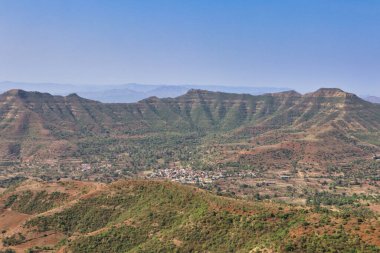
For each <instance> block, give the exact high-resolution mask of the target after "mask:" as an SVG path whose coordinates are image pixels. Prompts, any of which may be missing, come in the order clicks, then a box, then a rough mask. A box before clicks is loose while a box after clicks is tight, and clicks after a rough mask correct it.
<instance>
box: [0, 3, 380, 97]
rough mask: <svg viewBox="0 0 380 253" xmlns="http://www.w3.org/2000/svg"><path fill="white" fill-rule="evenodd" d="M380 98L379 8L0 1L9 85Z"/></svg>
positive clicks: (1, 48) (0, 52)
mask: <svg viewBox="0 0 380 253" xmlns="http://www.w3.org/2000/svg"><path fill="white" fill-rule="evenodd" d="M6 80H7V81H20V82H53V83H72V84H87V85H89V84H91V85H95V84H122V83H147V84H176V85H178V84H200V85H227V86H229V85H231V86H274V87H289V88H292V89H295V90H297V91H300V92H307V91H312V90H315V89H318V88H320V87H338V88H342V89H344V90H347V91H351V92H355V93H358V94H369V95H378V96H380V1H378V0H307V1H305V0H191V1H187V0H0V81H6Z"/></svg>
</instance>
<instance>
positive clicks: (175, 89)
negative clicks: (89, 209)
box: [0, 81, 289, 103]
mask: <svg viewBox="0 0 380 253" xmlns="http://www.w3.org/2000/svg"><path fill="white" fill-rule="evenodd" d="M11 89H22V90H25V91H39V92H47V93H50V94H53V95H63V96H65V95H69V94H71V93H76V94H78V95H79V96H81V97H84V98H88V99H92V100H96V101H100V102H103V103H133V102H137V101H140V100H142V99H145V98H148V97H152V96H155V97H158V98H168V97H171V98H173V97H178V96H180V95H183V94H185V93H186V92H187V91H189V90H191V89H202V90H208V91H219V92H227V93H240V94H243V93H245V94H251V95H261V94H265V93H274V92H281V91H286V90H289V89H288V88H281V87H245V86H240V87H230V86H221V85H150V84H137V83H130V84H120V85H72V84H56V83H23V82H10V81H6V82H0V92H5V91H7V90H11Z"/></svg>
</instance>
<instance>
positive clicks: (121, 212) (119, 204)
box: [14, 181, 380, 253]
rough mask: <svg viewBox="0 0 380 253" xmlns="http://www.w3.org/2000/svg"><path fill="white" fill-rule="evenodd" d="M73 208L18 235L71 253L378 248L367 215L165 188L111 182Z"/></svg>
mask: <svg viewBox="0 0 380 253" xmlns="http://www.w3.org/2000/svg"><path fill="white" fill-rule="evenodd" d="M73 203H74V204H73V205H68V206H67V207H66V208H64V209H63V210H62V209H60V210H58V211H56V212H53V213H52V214H44V215H43V216H35V218H31V219H29V221H28V222H26V224H25V225H24V229H25V231H24V232H23V233H24V235H30V232H28V231H38V233H40V234H41V233H42V234H51V233H52V232H54V231H55V232H60V233H63V235H64V237H63V238H64V239H63V240H62V241H61V242H60V243H59V244H57V245H56V246H54V247H55V248H57V247H58V248H60V247H62V248H61V251H60V252H76V253H80V252H205V251H207V252H379V250H380V248H378V247H377V246H375V245H378V246H379V238H378V237H377V236H378V234H379V231H378V229H379V227H380V226H379V225H380V224H379V222H378V221H377V220H376V219H375V218H373V216H371V215H370V214H358V213H357V214H355V213H354V212H346V213H340V212H333V211H328V210H325V209H323V208H322V209H310V208H300V207H297V206H288V205H280V204H273V203H270V202H261V201H260V202H257V201H256V202H250V201H244V200H237V199H230V198H226V197H221V196H216V195H212V194H211V193H208V192H206V191H203V190H199V189H197V188H194V187H189V186H182V185H179V184H175V183H169V182H158V181H121V182H116V183H113V184H111V185H109V186H108V187H106V188H104V189H102V190H99V191H97V192H95V193H92V194H91V195H90V196H86V197H83V198H81V199H80V200H79V201H78V202H73ZM14 205H17V200H16V201H15V203H14ZM21 211H22V210H21ZM26 240H28V238H26ZM50 247H51V245H50Z"/></svg>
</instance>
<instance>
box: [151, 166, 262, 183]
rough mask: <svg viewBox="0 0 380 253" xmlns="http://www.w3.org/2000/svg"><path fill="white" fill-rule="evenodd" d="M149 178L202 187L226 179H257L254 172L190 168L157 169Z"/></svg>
mask: <svg viewBox="0 0 380 253" xmlns="http://www.w3.org/2000/svg"><path fill="white" fill-rule="evenodd" d="M147 176H148V178H164V179H169V180H171V181H174V182H179V183H182V184H196V185H200V186H205V185H208V184H211V183H213V182H214V181H216V180H218V179H225V178H229V177H241V178H243V177H251V178H253V177H256V174H255V173H254V172H252V171H239V172H231V171H227V170H215V171H202V170H193V169H190V168H187V169H179V168H170V169H169V168H166V169H155V170H154V171H153V172H151V173H149V174H148V175H147Z"/></svg>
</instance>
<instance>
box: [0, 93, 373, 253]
mask: <svg viewBox="0 0 380 253" xmlns="http://www.w3.org/2000/svg"><path fill="white" fill-rule="evenodd" d="M379 129H380V105H378V104H372V103H370V102H367V101H364V100H362V99H360V98H359V97H357V96H356V95H354V94H351V93H347V92H344V91H342V90H339V89H324V88H323V89H319V90H317V91H315V92H312V93H308V94H304V95H302V94H299V93H297V92H295V91H287V92H280V93H270V94H264V95H258V96H253V95H247V94H231V93H222V92H211V91H205V90H190V91H188V92H187V93H186V94H184V95H182V96H179V97H176V98H163V99H159V98H157V97H150V98H148V99H144V100H141V101H140V102H137V103H129V104H122V103H120V104H112V103H110V104H108V103H100V102H97V101H92V100H88V99H84V98H81V97H79V96H78V95H76V94H71V95H69V96H65V97H63V96H52V95H50V94H47V93H39V92H26V91H23V90H10V91H8V92H5V93H4V94H2V95H0V137H1V138H0V144H1V145H0V189H1V192H2V195H1V196H2V197H1V201H0V204H1V205H2V208H1V212H2V214H1V217H0V227H4V228H5V229H4V230H3V235H2V238H3V249H4V250H5V249H7V248H12V249H15V250H16V251H20V252H23V251H24V250H33V247H34V250H35V251H30V252H51V251H57V252H89V251H88V250H89V249H88V248H87V247H89V245H92V246H91V247H95V248H93V250H94V251H93V252H103V250H104V248H102V247H108V248H109V247H111V246H106V245H107V243H111V242H112V245H120V247H123V249H122V250H124V251H128V252H151V250H152V248H160V247H161V248H162V251H168V250H169V251H174V250H177V251H178V252H189V251H202V247H204V248H207V249H212V250H211V251H212V252H229V250H230V251H231V250H232V249H239V250H240V252H279V251H280V252H286V251H296V252H315V251H313V249H314V250H315V248H313V247H317V246H316V245H318V247H322V248H324V249H326V250H328V249H330V248H331V247H333V246H332V245H333V244H334V245H335V244H337V245H340V246H339V247H345V246H349V247H354V248H355V247H356V249H361V250H362V251H361V252H377V250H378V248H377V247H379V246H380V242H379V238H380V237H379V236H380V234H379V232H378V230H377V228H378V227H379V226H378V217H379V212H380V161H379V159H377V156H376V155H377V154H379V153H380V143H379V141H378V137H379ZM123 180H126V181H123ZM121 185H122V187H121V188H120V187H119V186H121ZM189 185H191V186H189ZM118 187H119V188H118ZM154 188H159V189H167V188H168V189H170V190H169V192H166V190H165V194H163V195H159V196H156V197H157V199H152V198H153V197H152V196H150V195H149V194H148V192H149V193H152V192H154ZM41 189H45V190H43V191H41ZM145 190H147V191H148V192H147V193H145V192H144V191H145ZM119 191H122V192H124V191H126V195H125V196H130V198H129V197H128V198H124V197H122V196H124V195H120V193H119ZM177 191H179V192H182V191H183V192H184V194H185V196H186V197H183V198H185V199H189V200H190V205H191V206H188V205H186V204H184V202H183V201H184V200H183V199H182V200H179V201H180V202H178V203H177V202H175V203H176V205H177V204H178V206H165V205H164V207H165V208H157V206H161V205H163V204H164V203H168V201H169V202H170V201H174V200H175V201H177V196H175V195H173V196H172V194H174V192H177ZM193 191H194V194H193V193H192V192H193ZM140 194H143V196H144V198H145V197H146V198H147V199H146V200H144V201H143V203H139V201H137V200H136V199H133V196H139V195H140ZM144 194H147V195H144ZM167 194H168V195H167ZM170 196H172V197H170ZM181 196H182V195H181ZM181 196H180V197H179V199H181V198H182V197H181ZM200 196H202V197H200ZM168 198H169V199H168ZM193 198H195V199H193ZM130 201H132V202H130ZM136 201H137V202H136ZM157 201H163V202H157ZM181 201H182V202H181ZM193 201H194V202H193ZM199 201H200V202H199ZM204 201H206V202H204ZM91 203H92V204H91ZM132 203H133V208H132V206H131V204H132ZM191 203H194V205H195V206H192V204H191ZM195 203H196V204H195ZM135 204H137V206H135ZM91 205H95V206H99V205H101V206H102V207H104V210H103V208H102V209H101V210H95V209H94V210H93V209H91V208H92V207H91ZM198 205H199V206H198ZM154 207H156V208H154ZM131 208H132V209H131ZM166 208H167V209H166ZM199 208H200V209H199ZM231 208H232V209H231ZM81 209H83V210H87V211H86V212H87V213H80V212H79V210H81ZM134 210H135V211H134ZM136 210H140V211H141V210H145V211H144V212H143V213H142V214H141V216H139V215H137V214H136V213H135V212H136ZM179 210H181V211H179ZM211 210H214V211H211ZM284 210H285V211H284ZM185 213H191V214H192V215H199V216H197V217H193V218H189V219H187V218H185V216H184V214H185ZM253 214H254V215H253ZM306 214H307V215H306ZM71 215H79V216H78V217H75V219H72V217H71ZM136 215H137V216H136ZM152 215H153V216H152ZM157 215H158V216H157ZM160 215H162V216H160ZM192 215H190V217H192ZM252 215H253V216H252ZM268 215H270V216H268ZM284 215H285V216H287V217H293V216H288V215H295V216H294V220H293V218H290V220H289V219H288V218H285V219H284V218H283V216H284ZM156 216H157V217H156ZM9 217H12V218H11V220H12V222H11V223H9V222H8V220H9ZM105 217H108V218H109V220H107V219H108V218H107V219H106V220H104V221H103V219H104V218H105ZM136 217H137V218H136ZM93 219H96V220H93ZM146 219H149V220H146ZM220 219H221V220H223V222H222V223H220ZM235 219H237V220H240V221H241V220H246V222H243V223H236V222H235ZM251 219H253V220H251ZM257 219H258V220H257ZM325 219H327V220H328V221H329V222H328V223H325ZM70 220H76V221H77V222H78V223H75V224H72V223H71V221H70ZM359 220H360V222H359ZM158 221H163V222H164V223H165V222H167V223H165V224H161V223H159V222H158ZM301 221H302V222H301ZM146 222H148V223H146ZM157 222H158V223H157ZM209 222H211V223H212V224H209ZM226 222H227V223H226ZM228 222H230V223H228ZM142 223H144V224H149V225H147V226H145V225H144V226H139V225H138V224H142ZM197 224H198V225H199V226H200V224H208V225H207V226H206V227H207V229H208V228H210V229H211V227H214V228H215V230H214V229H211V230H210V231H206V230H205V231H203V230H202V231H203V232H204V233H203V232H202V231H201V232H196V228H197V226H198V225H197ZM244 224H245V225H244ZM259 224H261V225H259ZM270 224H272V225H273V227H272V225H270ZM280 224H281V225H280ZM302 224H304V225H302ZM305 224H308V225H305ZM215 226H216V227H215ZM257 226H258V227H257ZM267 226H269V227H267ZM310 226H311V227H313V229H311V228H310ZM169 227H170V228H169ZM259 227H260V228H259ZM176 229H177V230H176ZM205 229H206V228H205ZM247 229H248V230H249V231H251V229H253V230H252V231H256V232H254V234H255V235H257V236H258V237H252V238H247V237H245V236H243V235H244V234H246V233H248V232H247V231H248V230H247ZM262 229H264V230H263V231H262V232H258V231H260V230H262ZM282 229H285V230H282ZM184 231H187V232H186V233H189V235H190V237H189V236H186V235H185V234H182V233H185V232H184ZM215 231H224V232H223V233H222V232H221V233H222V234H220V235H218V236H217V237H215V236H212V238H214V239H216V238H219V239H218V240H227V238H229V239H228V240H232V241H233V243H232V244H231V245H229V246H227V245H224V244H223V243H222V242H221V241H218V242H216V241H215V242H213V241H209V240H206V238H208V237H207V234H208V233H215ZM252 231H251V232H252ZM308 231H309V232H310V233H311V231H314V232H313V233H311V234H310V235H309V234H308V233H309V232H308ZM251 232H250V233H248V234H252V233H253V232H252V233H251ZM19 233H20V234H19ZM176 234H178V235H180V237H175V235H176ZM301 235H302V236H301ZM305 235H306V236H305ZM130 236H133V238H131V237H130ZM242 236H243V237H242ZM239 237H242V238H244V240H243V241H241V240H240V239H239ZM120 238H124V239H123V240H126V238H130V240H131V244H120V242H118V241H117V240H120ZM223 238H224V239H223ZM231 238H232V239H231ZM273 238H275V239H274V240H273ZM209 239H210V238H209ZM4 240H5V241H4ZM112 240H116V241H112ZM195 240H204V241H203V243H201V244H199V247H200V248H198V246H195V244H194V243H193V242H194V241H195ZM257 240H260V242H262V243H258V241H257ZM347 240H348V241H349V242H350V243H349V244H347V245H343V244H342V243H341V242H342V241H347ZM94 241H100V242H101V243H100V244H95V243H94ZM285 241H286V242H289V243H288V244H287V243H285ZM351 242H352V243H351ZM137 245H140V246H138V247H137ZM202 245H203V246H202ZM254 245H256V246H257V247H258V248H255V247H256V246H255V247H254ZM312 245H314V246H312ZM322 245H323V246H322ZM36 247H37V248H36ZM38 247H39V248H38ZM44 247H45V248H44ZM96 247H99V248H96ZM112 247H113V246H112ZM115 247H119V246H115ZM124 247H125V248H124ZM223 247H227V248H223ZM228 247H231V248H230V249H228ZM286 247H288V248H286ZM0 250H1V249H0ZM119 250H121V249H119V248H115V249H114V251H110V252H120V251H119ZM231 252H237V251H231Z"/></svg>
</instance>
